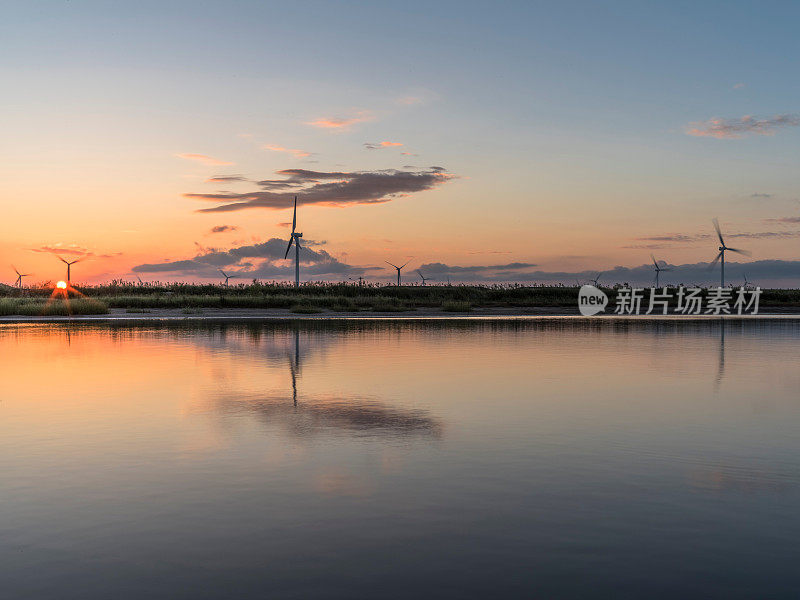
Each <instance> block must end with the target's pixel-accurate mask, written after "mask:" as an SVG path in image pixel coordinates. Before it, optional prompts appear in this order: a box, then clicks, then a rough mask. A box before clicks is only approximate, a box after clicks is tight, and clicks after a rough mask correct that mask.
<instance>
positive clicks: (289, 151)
mask: <svg viewBox="0 0 800 600" xmlns="http://www.w3.org/2000/svg"><path fill="white" fill-rule="evenodd" d="M261 147H262V148H263V149H264V150H272V151H273V152H283V153H284V154H291V155H292V156H294V157H295V158H305V157H307V156H311V152H306V151H305V150H295V149H293V148H284V147H283V146H277V145H275V144H264V145H263V146H261Z"/></svg>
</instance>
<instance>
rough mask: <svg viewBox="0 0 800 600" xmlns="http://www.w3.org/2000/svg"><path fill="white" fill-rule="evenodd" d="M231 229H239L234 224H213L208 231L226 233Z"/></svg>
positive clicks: (231, 230)
mask: <svg viewBox="0 0 800 600" xmlns="http://www.w3.org/2000/svg"><path fill="white" fill-rule="evenodd" d="M233 231H239V227H237V226H236V225H215V226H214V227H212V228H211V231H209V233H228V232H233Z"/></svg>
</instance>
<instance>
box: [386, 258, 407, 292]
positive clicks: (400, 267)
mask: <svg viewBox="0 0 800 600" xmlns="http://www.w3.org/2000/svg"><path fill="white" fill-rule="evenodd" d="M383 262H385V263H386V264H387V265H392V266H393V267H394V268H395V269H397V286H398V287H399V286H400V271H401V270H402V269H403V267H405V266H406V265H407V264H408V263H410V262H411V260H410V259H409V260H407V261H406V263H405V264H404V265H401V266H399V267H398V266H397V265H395V264H392V263H390V262H389V261H388V260H385V261H383Z"/></svg>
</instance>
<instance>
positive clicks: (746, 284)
mask: <svg viewBox="0 0 800 600" xmlns="http://www.w3.org/2000/svg"><path fill="white" fill-rule="evenodd" d="M742 277H744V285H743V286H742V287H744V289H747V286H749V285H750V282H749V281H747V273H742Z"/></svg>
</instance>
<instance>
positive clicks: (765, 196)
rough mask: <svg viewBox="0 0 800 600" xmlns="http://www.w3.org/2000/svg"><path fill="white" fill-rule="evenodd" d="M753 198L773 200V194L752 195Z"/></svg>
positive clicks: (758, 193)
mask: <svg viewBox="0 0 800 600" xmlns="http://www.w3.org/2000/svg"><path fill="white" fill-rule="evenodd" d="M750 197H751V198H772V194H764V193H760V192H756V193H755V194H750Z"/></svg>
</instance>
